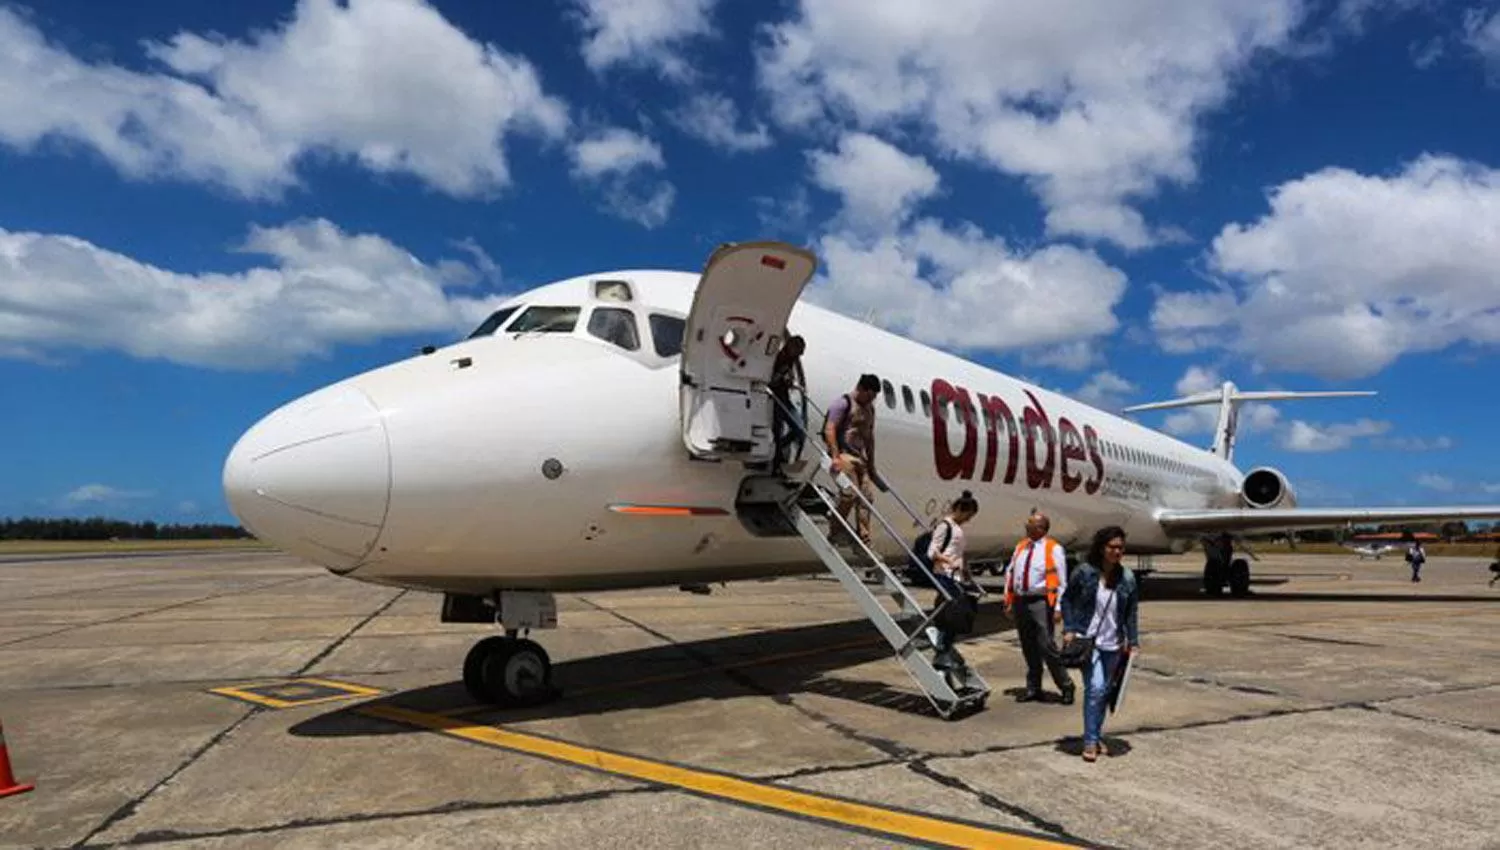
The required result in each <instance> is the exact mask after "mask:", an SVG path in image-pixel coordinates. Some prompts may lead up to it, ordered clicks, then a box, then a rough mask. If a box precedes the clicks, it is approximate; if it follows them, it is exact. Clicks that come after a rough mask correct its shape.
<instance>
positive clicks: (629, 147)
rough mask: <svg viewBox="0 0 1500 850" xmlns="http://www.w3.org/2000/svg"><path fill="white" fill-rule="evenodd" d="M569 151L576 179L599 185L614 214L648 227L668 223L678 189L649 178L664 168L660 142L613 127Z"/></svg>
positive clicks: (665, 182) (609, 210)
mask: <svg viewBox="0 0 1500 850" xmlns="http://www.w3.org/2000/svg"><path fill="white" fill-rule="evenodd" d="M571 155H572V159H573V176H574V178H575V179H578V180H581V181H583V182H585V183H589V184H592V185H596V186H599V187H600V189H601V191H602V193H603V198H604V209H605V210H606V211H608V212H609V213H610V214H611V215H614V216H617V217H619V218H622V219H625V220H627V221H634V222H636V223H637V224H639V225H641V226H642V227H646V228H655V227H660V226H661V225H662V224H664V223H666V220H667V218H668V217H669V216H670V215H671V213H672V203H673V201H674V200H675V199H676V197H677V189H676V187H674V186H673V185H672V184H671V183H668V182H667V181H665V180H660V179H656V178H653V177H651V176H649V175H651V174H654V173H655V172H657V171H660V170H661V169H663V168H665V167H666V161H665V160H664V159H663V157H662V153H661V146H659V145H657V144H656V143H655V142H653V141H651V140H650V139H648V138H646V137H645V136H642V135H640V134H639V133H635V132H632V131H630V130H626V129H623V128H620V127H610V128H607V129H604V130H602V131H600V132H598V133H596V134H594V135H592V136H590V137H588V138H584V139H582V140H580V141H579V142H577V143H576V144H575V145H574V146H573V149H572V151H571Z"/></svg>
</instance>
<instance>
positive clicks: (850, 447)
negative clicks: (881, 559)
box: [823, 374, 880, 545]
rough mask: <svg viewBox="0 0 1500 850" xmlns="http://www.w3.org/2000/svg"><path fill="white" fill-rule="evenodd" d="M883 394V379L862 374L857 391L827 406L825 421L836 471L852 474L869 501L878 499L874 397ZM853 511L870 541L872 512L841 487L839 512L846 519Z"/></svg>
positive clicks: (858, 527)
mask: <svg viewBox="0 0 1500 850" xmlns="http://www.w3.org/2000/svg"><path fill="white" fill-rule="evenodd" d="M879 393H880V378H879V377H877V376H875V375H870V374H865V375H860V376H859V383H858V384H856V385H855V387H854V392H852V393H844V394H843V395H841V396H839V397H838V398H837V399H835V400H834V402H833V404H830V405H829V406H828V418H827V419H826V420H825V421H824V423H823V442H824V444H825V445H826V446H827V447H828V454H829V456H831V457H832V458H833V473H834V474H835V475H837V474H838V473H840V472H842V473H844V474H845V475H847V476H849V479H850V480H851V481H853V482H854V486H855V487H858V488H859V492H860V493H862V494H864V497H865V500H866V501H867V502H870V503H873V502H874V501H875V490H874V488H873V487H872V486H871V484H870V482H871V481H872V480H874V479H875V478H877V477H878V475H879V473H877V472H876V471H875V396H876V395H877V394H879ZM851 508H852V509H853V510H854V515H855V517H854V526H855V528H856V530H857V531H858V533H859V539H860V540H862V541H864V542H865V543H866V544H867V545H868V544H869V543H870V511H869V509H868V508H867V507H865V505H864V504H861V503H860V502H859V500H858V499H857V498H856V497H855V495H854V491H853V490H852V489H848V488H840V491H839V504H838V512H839V515H840V516H842V517H843V518H844V519H845V521H848V519H849V511H850V509H851ZM835 532H836V534H835V536H836V537H837V538H843V537H844V535H843V530H842V529H840V528H837V527H835Z"/></svg>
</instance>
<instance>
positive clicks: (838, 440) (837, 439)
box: [819, 393, 854, 451]
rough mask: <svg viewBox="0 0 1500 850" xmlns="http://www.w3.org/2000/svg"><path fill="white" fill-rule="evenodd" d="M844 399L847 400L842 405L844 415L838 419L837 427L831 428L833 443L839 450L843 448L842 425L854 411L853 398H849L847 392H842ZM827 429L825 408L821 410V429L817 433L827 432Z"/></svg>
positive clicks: (846, 422)
mask: <svg viewBox="0 0 1500 850" xmlns="http://www.w3.org/2000/svg"><path fill="white" fill-rule="evenodd" d="M844 401H846V402H848V404H847V405H846V406H845V407H844V415H843V417H841V418H840V419H839V424H838V427H836V428H834V429H833V439H834V445H836V446H838V447H839V451H843V450H844V448H845V447H844V426H845V425H847V424H848V423H849V415H850V414H851V413H853V412H854V399H852V398H850V397H849V394H848V393H844ZM827 431H828V411H826V410H825V411H823V429H822V431H820V432H819V433H827Z"/></svg>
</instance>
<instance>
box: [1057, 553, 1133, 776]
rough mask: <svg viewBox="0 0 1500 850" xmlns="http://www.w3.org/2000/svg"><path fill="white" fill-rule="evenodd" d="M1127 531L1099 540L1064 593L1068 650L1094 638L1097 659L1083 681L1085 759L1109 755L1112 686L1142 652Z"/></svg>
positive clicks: (1063, 603)
mask: <svg viewBox="0 0 1500 850" xmlns="http://www.w3.org/2000/svg"><path fill="white" fill-rule="evenodd" d="M1124 557H1125V529H1123V528H1120V527H1119V526H1114V525H1112V526H1109V527H1107V528H1101V529H1099V532H1098V533H1097V534H1095V535H1094V544H1093V546H1091V547H1090V548H1089V554H1088V557H1087V558H1086V559H1085V562H1084V563H1083V564H1081V565H1079V566H1078V567H1077V568H1076V569H1074V570H1072V571H1071V574H1070V575H1069V576H1068V587H1067V589H1066V590H1064V591H1063V597H1062V611H1063V645H1065V646H1066V645H1067V644H1069V643H1071V642H1072V641H1073V640H1075V639H1076V638H1077V637H1079V636H1083V637H1091V638H1093V639H1094V655H1093V658H1092V659H1090V661H1089V665H1088V667H1086V668H1085V670H1084V677H1083V760H1084V761H1093V760H1094V759H1096V758H1098V757H1099V755H1100V754H1101V753H1102V754H1104V755H1109V749H1108V748H1107V747H1105V746H1104V741H1103V739H1102V738H1101V736H1100V733H1101V731H1102V729H1103V727H1104V700H1105V697H1106V696H1107V695H1108V693H1109V681H1110V679H1111V678H1112V677H1113V676H1114V673H1115V669H1116V667H1117V665H1118V664H1119V663H1120V662H1121V661H1122V660H1124V658H1125V656H1126V655H1136V654H1138V653H1139V652H1140V647H1141V641H1140V634H1139V632H1138V629H1137V623H1136V609H1137V608H1138V607H1139V603H1140V586H1139V585H1138V584H1137V583H1136V580H1135V574H1134V573H1132V572H1131V571H1130V568H1128V567H1126V566H1125V565H1124V564H1122V563H1120V561H1121V560H1122V559H1123V558H1124Z"/></svg>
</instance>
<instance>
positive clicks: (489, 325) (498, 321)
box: [469, 307, 516, 339]
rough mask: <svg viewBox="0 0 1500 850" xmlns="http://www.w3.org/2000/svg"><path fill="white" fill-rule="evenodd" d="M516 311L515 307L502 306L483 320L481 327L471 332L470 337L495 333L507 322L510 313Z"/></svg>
mask: <svg viewBox="0 0 1500 850" xmlns="http://www.w3.org/2000/svg"><path fill="white" fill-rule="evenodd" d="M514 312H516V308H515V307H501V308H500V309H499V310H496V311H495V312H493V313H491V314H490V317H489V318H488V319H485V320H484V321H483V322H481V323H480V325H479V327H477V328H475V329H474V332H473V333H471V334H469V339H474V338H475V337H481V336H489V335H490V334H493V333H494V332H495V331H497V330H499V329H500V326H501V325H503V324H505V320H506V319H509V318H510V315H511V314H512V313H514Z"/></svg>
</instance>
